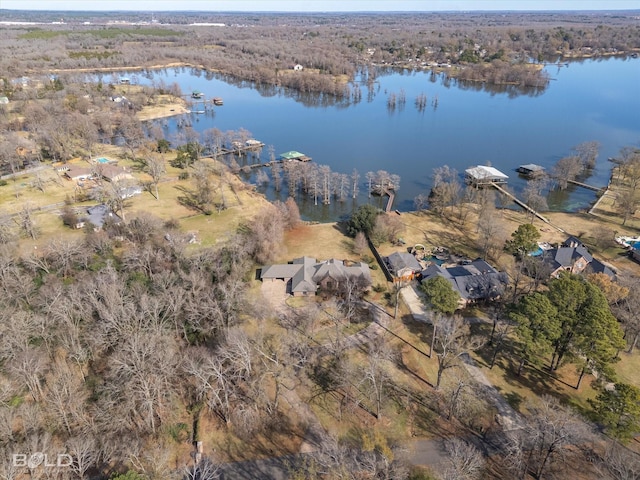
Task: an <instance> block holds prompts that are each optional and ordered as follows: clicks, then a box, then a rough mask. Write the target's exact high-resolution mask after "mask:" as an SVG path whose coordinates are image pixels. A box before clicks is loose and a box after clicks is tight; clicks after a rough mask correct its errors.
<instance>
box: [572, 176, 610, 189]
mask: <svg viewBox="0 0 640 480" xmlns="http://www.w3.org/2000/svg"><path fill="white" fill-rule="evenodd" d="M567 182H568V183H571V184H572V185H577V186H579V187H582V188H587V189H589V190H593V191H594V192H601V191H603V190H604V189H605V187H596V186H595V185H589V184H588V183H582V182H578V181H577V180H569V179H567Z"/></svg>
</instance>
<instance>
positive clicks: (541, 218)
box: [491, 183, 551, 225]
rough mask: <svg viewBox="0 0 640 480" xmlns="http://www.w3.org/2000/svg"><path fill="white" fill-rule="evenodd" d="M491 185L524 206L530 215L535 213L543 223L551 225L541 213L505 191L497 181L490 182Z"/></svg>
mask: <svg viewBox="0 0 640 480" xmlns="http://www.w3.org/2000/svg"><path fill="white" fill-rule="evenodd" d="M491 185H493V187H494V188H495V189H496V190H498V191H499V192H500V193H502V194H503V195H506V196H507V197H509V198H510V199H511V200H513V202H514V203H516V204H517V205H520V206H521V207H522V208H524V209H525V210H526V211H527V212H529V213H531V214H532V215H535V216H536V217H538V218H539V219H540V220H542V221H543V222H544V223H548V224H549V225H551V222H550V221H549V220H548V219H547V218H546V217H544V216H542V215H541V214H539V213H538V212H536V211H535V210H534V209H533V208H531V207H530V206H529V205H527V204H526V203H524V202H523V201H522V200H518V198H517V197H516V196H515V195H513V194H511V193H509V192H507V191H506V190H505V189H504V188H502V187H501V186H500V185H498V184H497V183H492V184H491Z"/></svg>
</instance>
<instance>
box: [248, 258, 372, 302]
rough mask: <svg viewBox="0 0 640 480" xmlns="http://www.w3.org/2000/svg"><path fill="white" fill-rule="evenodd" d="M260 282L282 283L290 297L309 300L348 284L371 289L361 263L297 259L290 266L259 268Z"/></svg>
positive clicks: (366, 270) (369, 275)
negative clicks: (279, 281) (308, 298)
mask: <svg viewBox="0 0 640 480" xmlns="http://www.w3.org/2000/svg"><path fill="white" fill-rule="evenodd" d="M260 280H262V281H263V282H267V281H275V280H283V281H285V282H286V283H287V292H288V293H290V294H291V295H294V296H309V295H315V294H316V293H317V292H318V291H319V290H326V291H339V290H340V289H341V288H344V287H345V286H346V285H347V284H348V282H353V283H356V284H357V285H358V286H360V287H363V288H368V287H369V286H370V285H371V272H370V271H369V265H367V264H366V263H362V262H349V261H346V260H345V261H342V260H336V259H334V258H332V259H330V260H324V261H322V262H318V261H316V259H315V258H311V257H300V258H296V259H294V260H293V261H292V262H291V263H287V264H276V265H268V266H265V267H263V268H262V271H261V272H260Z"/></svg>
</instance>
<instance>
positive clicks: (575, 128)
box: [128, 58, 640, 221]
mask: <svg viewBox="0 0 640 480" xmlns="http://www.w3.org/2000/svg"><path fill="white" fill-rule="evenodd" d="M545 68H546V69H547V71H548V72H549V74H550V76H551V78H552V80H551V81H550V83H549V86H548V87H547V88H545V89H543V90H540V89H537V90H536V89H529V90H525V91H522V90H517V89H515V88H513V87H510V88H504V87H502V88H501V87H493V88H489V87H487V86H484V85H482V84H477V83H475V84H462V83H461V82H457V81H455V80H446V79H445V78H444V76H443V75H437V74H432V73H430V72H428V71H427V72H422V71H421V72H408V71H401V72H398V71H391V70H380V71H378V72H377V73H376V79H375V82H374V83H373V84H371V88H369V87H367V85H366V84H364V83H363V84H362V85H361V86H360V89H361V93H362V95H361V100H360V101H358V102H356V101H343V102H336V101H335V100H333V99H331V98H327V97H323V96H317V95H306V96H305V95H301V94H299V93H297V92H291V91H286V90H282V89H276V88H272V87H269V88H266V89H260V88H256V87H255V86H253V85H252V84H250V83H246V82H234V81H225V80H224V79H221V78H216V77H214V76H213V75H211V74H205V73H204V72H201V71H199V70H194V69H190V68H182V69H170V70H160V71H152V72H145V73H144V74H143V73H140V74H138V75H135V76H134V75H131V74H130V73H129V74H128V76H129V77H131V78H132V81H134V82H139V83H147V84H150V83H154V82H155V83H157V82H159V81H163V82H165V83H167V84H170V83H173V82H177V83H178V84H179V85H180V87H181V88H182V91H183V93H190V92H191V91H193V90H198V91H200V92H203V93H204V94H205V95H206V98H212V97H214V96H215V97H222V98H223V99H224V106H221V107H215V111H214V114H207V115H196V114H191V115H187V116H186V118H178V117H172V118H170V119H167V120H163V125H164V128H165V130H166V134H167V135H168V138H171V136H172V135H173V134H175V132H176V131H177V129H178V124H182V125H184V124H185V123H187V124H190V125H191V126H192V127H193V128H194V129H195V130H197V131H199V132H203V131H204V130H207V129H210V128H214V127H215V128H217V129H219V130H221V131H223V132H224V131H228V130H238V129H240V128H244V129H246V130H248V131H250V132H251V133H252V135H253V137H254V138H256V139H258V140H260V141H262V142H264V143H265V144H266V145H267V146H269V145H270V146H273V148H274V149H275V152H276V154H279V153H282V152H286V151H289V150H298V151H300V152H303V153H305V154H306V155H308V156H310V157H312V158H313V161H314V162H316V163H318V164H322V165H328V166H330V167H331V169H332V170H333V171H337V172H341V173H346V174H350V173H351V172H352V171H353V169H354V168H355V169H357V170H358V171H359V173H360V182H361V187H360V195H359V197H358V199H357V202H367V201H377V203H378V204H379V205H382V204H383V203H384V202H382V201H380V199H377V200H373V199H369V198H368V195H367V192H366V191H367V188H366V185H365V173H366V172H368V171H377V170H387V171H389V172H390V173H394V174H397V175H399V176H400V177H401V183H400V189H399V191H398V192H397V196H396V201H395V203H394V208H397V209H399V210H401V211H405V210H411V209H413V199H414V198H415V196H416V195H418V194H420V193H425V194H427V193H428V192H429V189H430V185H431V176H432V173H433V169H434V168H435V167H438V166H442V165H449V166H450V167H452V168H455V169H456V170H457V171H458V172H460V173H462V172H464V170H465V169H466V168H469V167H471V166H475V165H480V164H482V165H486V164H491V165H492V166H494V167H496V168H498V169H499V170H501V171H503V172H504V173H506V174H507V175H509V177H510V178H509V181H508V184H509V186H510V187H511V188H512V189H513V190H514V191H515V192H516V193H517V192H521V191H522V188H523V187H524V185H525V183H526V180H523V179H522V178H519V177H518V175H517V173H516V172H515V168H517V167H518V166H519V165H521V164H527V163H536V164H539V165H542V166H544V167H546V168H548V169H549V168H551V167H552V166H553V164H554V163H555V162H556V161H557V160H559V159H560V158H562V157H565V156H568V155H570V154H571V153H572V148H573V147H574V146H576V145H578V144H580V143H582V142H586V141H597V142H599V143H600V144H601V148H600V153H599V156H598V160H597V164H596V167H595V169H594V170H593V172H592V174H591V176H590V177H589V178H588V179H586V182H587V183H590V184H593V185H598V186H604V185H606V184H607V181H608V179H609V175H610V168H611V163H610V162H608V161H607V158H609V157H615V156H617V155H618V154H619V152H620V149H621V148H622V147H625V146H636V147H639V146H640V94H639V93H640V89H639V86H640V59H633V58H604V59H588V60H580V61H572V62H571V63H570V64H569V65H568V66H561V67H558V66H555V65H554V66H547V67H545ZM402 91H403V92H404V95H405V97H406V103H404V105H402V104H400V103H399V102H397V103H396V107H395V108H389V104H388V100H389V97H390V96H392V95H395V96H396V98H399V97H400V96H401V92H402ZM421 94H424V95H426V97H427V104H426V108H425V109H424V110H422V111H421V110H420V109H418V108H417V106H416V104H415V100H416V98H417V97H418V96H419V95H421ZM436 99H437V100H436ZM194 109H198V107H197V106H196V107H194ZM262 157H263V158H264V161H266V160H267V158H268V154H267V148H265V149H264V150H263V153H262ZM254 172H255V170H254ZM245 179H246V180H247V181H249V182H254V181H255V178H254V174H251V175H245ZM259 189H261V191H264V193H265V194H266V195H267V196H268V197H269V198H271V199H274V198H282V199H284V198H286V195H287V193H286V191H283V192H280V193H276V192H274V191H273V188H272V187H271V186H270V185H267V186H265V187H259ZM594 199H595V193H594V192H592V191H589V190H586V189H582V188H580V187H570V188H569V189H568V190H566V191H564V192H557V191H551V192H550V193H549V196H548V200H549V205H550V208H551V209H553V210H565V211H576V210H579V209H583V208H586V207H588V205H589V204H590V203H591V202H593V201H594ZM299 202H300V204H301V211H302V213H303V216H304V218H306V219H309V220H318V221H331V220H336V219H338V218H340V217H341V216H344V215H346V214H348V213H350V212H351V211H352V209H353V208H354V205H355V203H356V202H353V201H351V200H349V201H347V202H344V203H342V204H341V203H340V202H338V201H332V204H331V205H318V206H315V205H313V200H312V199H308V198H300V199H299Z"/></svg>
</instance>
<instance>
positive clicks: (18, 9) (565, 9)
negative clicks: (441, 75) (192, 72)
mask: <svg viewBox="0 0 640 480" xmlns="http://www.w3.org/2000/svg"><path fill="white" fill-rule="evenodd" d="M1 11H8V12H102V13H116V12H139V13H146V12H182V13H470V12H482V13H504V12H508V13H510V12H516V13H527V12H535V13H541V12H640V8H601V9H593V8H592V9H589V8H559V9H548V8H545V9H540V10H532V9H522V10H514V9H478V10H472V9H464V10H198V9H187V10H175V9H170V10H167V9H160V10H151V9H145V10H134V9H131V10H129V9H115V10H103V9H100V10H91V9H48V8H24V9H23V8H0V12H1Z"/></svg>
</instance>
